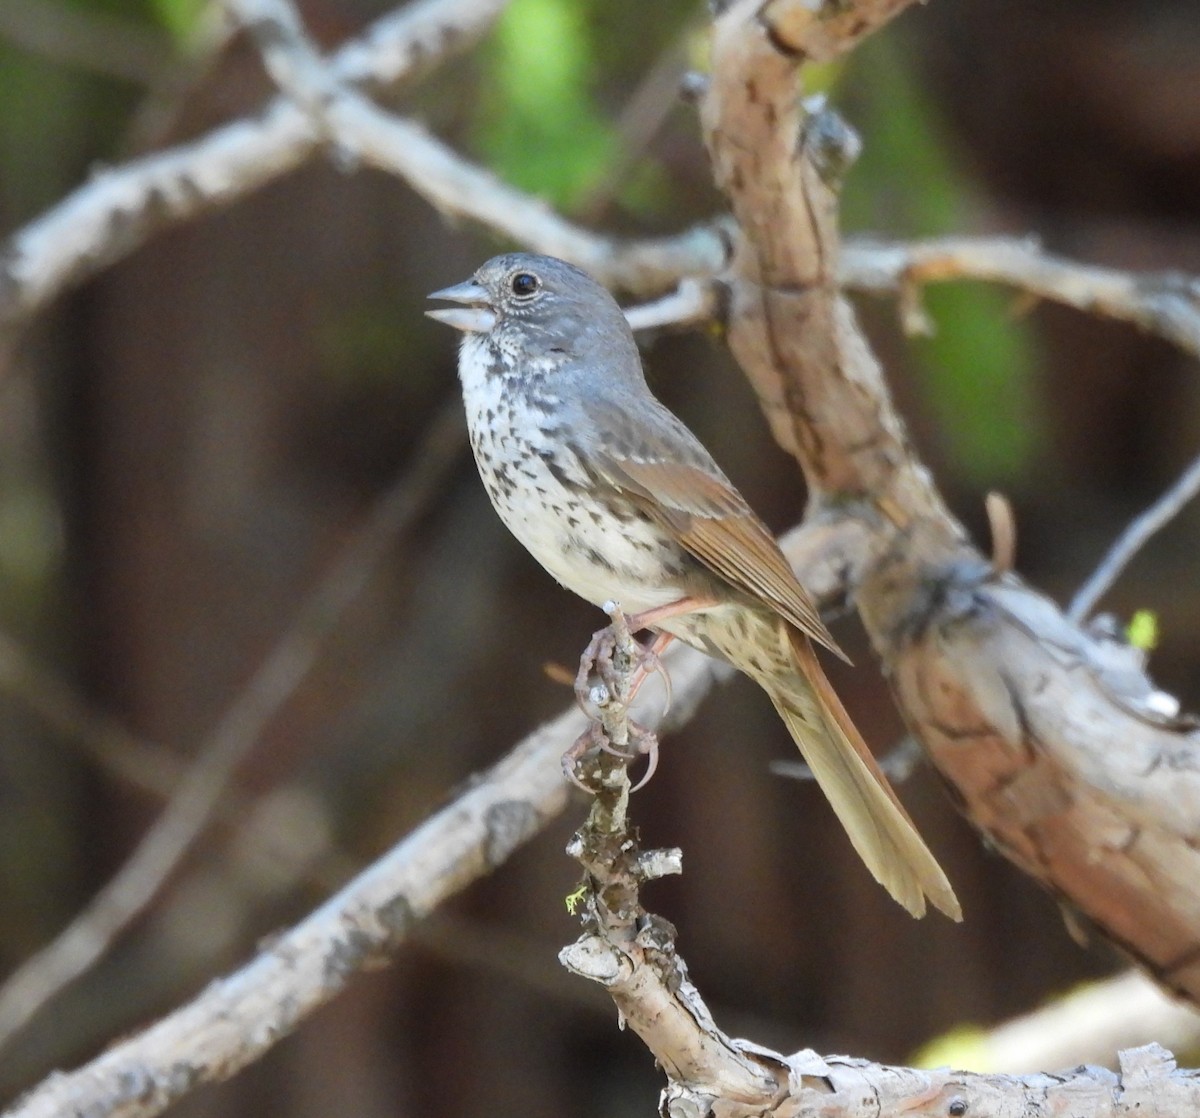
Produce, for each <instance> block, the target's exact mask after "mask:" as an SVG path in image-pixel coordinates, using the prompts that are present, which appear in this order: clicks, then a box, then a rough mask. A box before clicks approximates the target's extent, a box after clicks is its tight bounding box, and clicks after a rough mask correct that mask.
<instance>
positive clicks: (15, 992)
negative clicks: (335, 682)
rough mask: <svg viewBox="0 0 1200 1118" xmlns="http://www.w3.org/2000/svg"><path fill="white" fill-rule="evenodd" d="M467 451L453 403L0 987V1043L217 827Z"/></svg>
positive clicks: (89, 960)
mask: <svg viewBox="0 0 1200 1118" xmlns="http://www.w3.org/2000/svg"><path fill="white" fill-rule="evenodd" d="M462 446H463V431H462V420H461V416H460V414H459V409H458V406H457V401H456V402H455V404H454V406H452V407H447V408H445V409H444V410H443V411H442V413H441V414H440V415H439V416H438V417H437V418H436V419H435V420H434V422H433V424H432V425H431V426H430V429H429V431H428V433H427V434H426V436H425V439H424V441H423V443H422V446H421V447H420V449H419V451H418V454H417V457H416V459H415V465H414V467H413V468H412V470H410V471H409V472H408V473H407V474H406V475H405V476H404V477H403V478H402V479H401V481H400V482H399V484H397V485H396V486H394V487H393V488H392V489H391V490H390V491H389V492H388V493H387V494H386V495H385V496H384V497H383V499H382V500H381V501H380V502H379V504H378V505H377V506H376V508H375V510H374V512H373V513H372V515H371V517H370V519H369V520H368V521H367V523H366V524H365V525H364V526H363V527H362V528H360V529H359V531H358V532H357V533H356V534H355V536H354V537H353V538H352V539H351V541H350V543H349V544H348V545H347V547H346V549H345V550H344V552H343V554H342V556H341V558H340V559H339V560H338V561H337V562H336V563H335V564H334V566H333V568H332V570H331V571H330V573H329V574H328V575H327V576H326V577H325V579H324V580H323V581H322V582H321V584H320V585H319V586H318V587H317V589H316V591H315V592H314V593H313V594H312V596H311V597H310V598H308V599H307V600H306V601H305V603H304V604H303V606H302V607H301V609H300V611H299V613H298V614H297V615H296V617H295V619H294V620H293V621H292V623H291V625H290V626H289V627H288V628H287V630H286V631H285V632H284V634H283V635H282V636H281V637H280V639H279V641H278V643H277V644H276V645H275V648H274V649H273V651H272V652H271V654H270V655H269V656H268V657H267V659H266V660H265V661H264V663H263V664H262V666H261V667H260V668H259V670H258V671H257V672H256V673H255V674H254V676H253V678H252V679H251V680H250V682H249V684H248V685H247V686H246V688H245V690H244V691H243V692H242V693H241V695H240V696H239V697H238V698H237V699H236V700H235V702H234V703H233V705H232V706H231V707H230V708H229V709H228V711H226V713H225V715H224V717H223V718H222V719H221V720H220V722H219V723H218V724H217V726H216V728H215V729H214V730H213V732H212V734H211V735H210V736H209V738H208V740H207V741H206V742H205V743H204V744H203V745H202V746H201V748H200V751H199V753H198V755H197V757H196V759H195V761H194V762H193V763H192V764H191V766H190V767H189V769H188V772H187V775H186V776H185V777H184V779H183V781H182V782H181V783H180V785H179V788H178V790H177V792H176V793H175V795H174V796H173V798H172V799H171V801H170V802H169V803H168V804H167V806H166V808H165V809H164V810H163V812H162V814H161V815H160V816H159V817H158V819H157V820H156V822H155V823H154V825H153V826H152V827H151V828H150V830H149V831H148V832H147V833H146V835H145V836H144V837H143V838H142V840H141V842H140V843H139V844H138V846H137V849H136V850H135V851H134V852H133V854H132V855H131V856H130V858H129V859H128V860H127V861H126V862H125V864H124V865H123V866H122V867H121V869H120V870H118V872H117V874H116V875H115V876H114V877H113V878H112V879H111V880H110V881H109V882H108V883H107V884H106V885H105V886H104V887H103V888H102V889H101V890H100V892H99V893H98V894H97V895H96V896H95V898H94V899H93V900H92V901H91V903H90V904H88V906H87V907H86V908H85V909H84V910H83V911H82V912H81V913H80V914H79V915H78V916H77V917H76V918H75V919H74V920H73V921H72V922H71V924H70V925H69V926H68V927H67V928H66V929H65V930H64V931H63V932H62V933H61V934H60V935H59V936H58V937H57V938H56V939H55V940H54V941H53V942H52V943H50V944H49V945H48V946H47V947H45V948H43V949H42V950H41V951H39V952H38V953H37V954H36V955H34V956H32V957H31V958H30V959H28V960H27V961H26V962H25V963H24V964H22V966H21V967H19V968H18V969H17V971H16V972H15V973H14V974H12V975H11V976H10V977H9V978H8V979H7V980H6V981H5V983H4V985H3V986H0V1045H2V1044H4V1043H5V1042H7V1041H8V1040H9V1039H10V1038H11V1037H12V1036H13V1034H14V1033H16V1032H17V1031H18V1030H19V1029H21V1028H22V1027H23V1026H24V1025H25V1024H26V1023H27V1022H28V1021H29V1020H30V1018H31V1017H32V1016H33V1015H34V1014H35V1013H36V1012H37V1011H38V1010H39V1009H40V1008H41V1007H42V1006H44V1005H45V1004H46V1002H47V1001H48V1000H49V999H50V998H52V997H54V996H55V994H57V993H58V992H59V991H60V990H62V989H63V988H64V987H65V986H66V985H67V984H68V983H70V982H71V981H73V980H74V979H75V978H77V977H78V976H79V975H80V974H82V973H83V972H84V971H86V970H87V969H88V968H89V967H90V966H92V965H93V964H94V963H95V962H96V960H97V959H99V958H100V957H101V956H102V955H103V954H104V952H105V951H106V950H107V949H108V947H109V945H110V944H111V943H112V942H113V940H114V939H115V938H116V936H117V935H119V934H120V932H121V931H122V930H123V929H124V928H126V927H127V926H128V925H129V923H130V922H131V921H132V920H133V919H134V917H136V916H137V915H138V913H140V912H141V911H142V910H143V909H144V908H145V907H146V906H147V905H148V904H149V903H150V901H151V900H152V899H153V898H154V896H155V895H156V894H157V893H158V891H159V890H160V889H161V888H162V885H163V883H164V882H165V881H166V879H167V878H168V876H169V875H170V874H171V873H172V872H173V871H174V870H175V868H176V867H177V866H178V865H179V862H180V860H181V859H182V858H183V856H184V854H185V853H186V852H187V850H188V849H189V848H190V847H191V845H192V844H193V843H194V842H195V840H196V838H197V837H198V836H199V835H200V834H201V832H202V831H203V830H204V828H205V827H206V826H207V825H208V824H209V822H210V821H211V819H212V817H213V814H214V811H215V809H216V806H217V804H218V803H219V801H220V797H221V794H222V792H223V791H224V790H225V788H226V785H227V784H228V782H229V779H230V777H231V775H232V773H233V770H234V768H235V767H236V766H237V765H238V764H239V763H240V762H241V761H242V760H243V758H244V757H245V756H246V754H247V752H248V751H249V750H250V748H251V747H252V746H253V745H254V744H255V743H256V742H257V741H258V740H259V739H260V737H261V735H262V732H263V730H264V729H265V728H266V726H267V724H268V723H269V722H270V721H271V719H272V718H274V717H275V715H276V714H278V712H279V711H280V709H281V708H282V707H283V705H284V704H285V703H286V702H287V701H288V699H289V698H291V696H292V695H293V694H294V693H295V691H296V688H297V687H298V686H299V685H300V683H301V682H302V681H303V679H304V678H305V676H306V675H307V674H308V672H309V671H310V670H311V668H312V667H313V665H314V664H315V662H316V660H317V656H318V653H319V651H320V648H321V645H322V643H323V641H324V640H325V639H326V638H327V637H328V636H329V634H330V633H331V632H332V631H333V630H334V628H335V627H336V625H337V623H338V621H339V620H340V618H341V617H342V615H343V614H344V612H345V611H346V609H347V608H348V607H349V605H350V604H351V603H352V602H353V601H354V600H355V598H357V597H358V595H359V594H360V593H361V591H362V589H363V587H364V586H365V585H366V583H367V581H368V580H369V579H370V577H371V575H372V574H373V573H374V571H375V569H376V568H377V567H378V565H379V563H380V561H381V560H382V559H383V558H384V557H385V555H386V554H387V552H388V550H389V549H390V548H391V547H392V546H393V545H394V543H395V539H396V537H397V536H398V535H399V534H400V533H401V532H402V531H403V530H404V529H405V528H406V527H407V526H409V525H410V524H411V523H412V522H413V521H414V519H415V518H416V517H417V515H418V514H419V513H420V512H421V511H422V510H423V509H424V508H425V507H426V506H427V504H428V503H429V501H430V499H431V498H432V497H433V496H434V495H435V494H436V493H437V491H438V489H439V487H440V484H441V481H442V480H443V479H444V478H445V476H446V475H447V473H448V472H449V470H450V469H451V467H452V466H453V465H454V463H455V462H456V461H457V459H458V456H459V453H460V451H461V448H462Z"/></svg>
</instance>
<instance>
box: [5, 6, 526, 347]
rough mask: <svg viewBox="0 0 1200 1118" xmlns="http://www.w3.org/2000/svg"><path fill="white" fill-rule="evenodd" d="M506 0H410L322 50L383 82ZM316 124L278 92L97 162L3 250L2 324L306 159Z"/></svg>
mask: <svg viewBox="0 0 1200 1118" xmlns="http://www.w3.org/2000/svg"><path fill="white" fill-rule="evenodd" d="M506 2H507V0H418V2H417V3H413V4H410V5H408V6H407V7H405V8H404V9H402V10H401V11H399V12H395V13H392V14H390V15H388V16H385V17H383V18H382V19H380V20H378V21H377V22H376V23H375V24H374V25H372V27H371V28H370V29H368V31H367V32H365V33H364V34H363V36H362V37H361V38H360V39H358V40H356V41H354V42H352V43H348V44H346V45H345V46H343V47H342V48H341V49H340V50H338V51H337V52H336V53H334V54H333V56H332V57H331V58H330V60H329V66H330V71H331V73H332V74H333V76H334V78H335V79H336V80H337V81H341V82H345V83H366V82H377V83H392V82H395V81H398V80H399V79H400V78H402V77H404V76H406V75H408V74H410V73H412V72H414V71H415V70H416V69H417V68H418V67H425V66H428V65H430V64H431V63H432V62H434V61H440V60H441V59H443V58H445V57H447V56H448V55H449V54H450V53H452V52H454V51H457V50H461V49H465V48H466V47H467V46H469V45H470V44H471V42H473V41H474V39H475V38H477V37H478V36H479V35H481V34H483V32H484V31H485V30H486V29H487V28H488V27H489V26H490V24H491V23H492V21H493V20H494V19H495V18H496V16H497V15H498V14H499V13H500V12H501V11H502V10H503V8H504V7H505V4H506ZM320 139H321V137H320V134H319V133H318V132H317V130H315V129H314V128H313V126H312V121H311V119H310V118H308V117H307V116H306V115H305V113H304V112H303V111H302V110H300V109H298V108H297V107H296V106H295V105H294V104H292V103H291V102H290V101H287V100H284V99H279V100H277V101H276V102H275V103H274V104H272V105H271V106H270V107H269V108H268V109H267V110H266V111H265V112H264V113H263V114H262V115H261V116H259V117H258V118H256V119H253V120H240V121H235V122H234V123H232V124H229V125H226V126H225V127H223V128H218V129H216V130H215V131H213V132H211V133H209V134H208V135H207V136H205V137H203V138H202V139H200V140H198V141H196V142H195V143H192V144H185V145H182V146H180V147H176V148H173V149H171V150H169V151H165V152H161V153H157V154H154V155H149V156H146V157H144V158H142V159H136V160H132V161H130V162H128V163H125V164H123V165H122V166H120V167H117V168H110V169H107V170H103V171H100V172H98V173H97V174H96V175H95V176H94V177H93V178H92V179H91V181H90V182H88V183H87V184H85V185H84V186H81V187H79V188H78V189H76V190H75V191H74V192H73V193H72V194H70V195H69V196H68V197H67V198H65V199H64V200H63V201H62V202H60V203H59V204H58V205H56V206H55V207H54V208H53V209H51V210H49V211H48V212H47V213H45V214H43V215H42V216H41V217H40V218H38V219H37V220H36V221H34V222H32V223H30V224H29V225H27V226H25V227H24V228H23V229H21V230H18V231H17V232H16V233H15V234H13V236H12V237H11V238H10V239H9V240H8V242H7V243H6V244H5V245H4V246H3V249H0V326H5V325H12V324H14V323H15V322H17V321H18V320H20V319H21V318H23V317H25V316H27V315H30V314H32V313H34V312H35V311H37V310H39V309H40V308H42V307H43V306H45V305H46V304H47V303H48V302H49V301H50V300H51V299H53V298H54V297H55V296H56V295H58V294H59V293H60V292H61V291H62V290H63V289H64V288H66V287H68V286H70V285H71V284H74V283H77V282H79V281H81V280H82V279H84V278H86V277H87V276H90V275H94V274H95V273H96V272H98V271H99V270H101V269H102V268H104V267H106V266H107V265H109V264H112V263H113V262H114V261H116V260H119V259H121V258H122V257H123V256H125V255H127V254H128V253H129V252H131V251H132V250H133V249H135V248H136V247H137V246H138V245H140V244H142V243H143V242H144V241H145V240H146V239H147V238H148V237H149V236H151V235H152V234H153V233H155V232H157V231H158V230H159V229H160V228H162V227H164V226H165V225H168V224H170V223H173V222H177V221H182V220H185V219H187V218H191V217H195V216H198V215H199V214H201V213H204V212H205V211H206V210H209V209H212V208H214V207H216V206H220V205H223V204H228V203H229V202H232V201H234V200H235V199H237V198H240V197H242V196H244V195H246V194H249V193H250V192H251V191H254V190H256V189H258V188H259V187H261V186H263V185H265V184H266V183H268V182H271V181H273V180H274V179H276V178H278V177H279V176H281V175H283V174H286V173H287V172H288V171H291V170H293V169H294V168H296V167H298V166H299V165H300V164H301V163H303V162H304V161H305V160H306V159H308V158H309V157H310V156H311V155H312V153H313V152H314V151H315V150H316V148H317V146H318V144H319V142H320Z"/></svg>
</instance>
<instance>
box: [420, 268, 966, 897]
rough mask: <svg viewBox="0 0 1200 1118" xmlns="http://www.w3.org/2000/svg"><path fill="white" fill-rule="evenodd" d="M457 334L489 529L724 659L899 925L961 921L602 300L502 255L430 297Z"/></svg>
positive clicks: (747, 534) (747, 529)
mask: <svg viewBox="0 0 1200 1118" xmlns="http://www.w3.org/2000/svg"><path fill="white" fill-rule="evenodd" d="M429 298H430V299H436V300H439V301H441V302H448V303H452V304H454V305H453V306H450V307H440V308H437V309H431V310H427V311H426V314H428V315H429V316H430V317H431V318H433V319H435V320H437V321H439V322H441V323H444V324H445V325H448V326H451V327H453V328H455V329H456V330H459V331H461V332H462V339H461V342H460V345H459V355H458V374H459V380H460V381H461V386H462V394H463V403H464V407H465V410H466V417H467V427H468V432H469V438H470V443H471V449H472V451H473V453H474V456H475V461H476V464H477V466H478V468H479V474H480V477H481V479H482V481H483V484H484V487H485V488H486V490H487V493H488V496H489V497H490V499H491V503H492V505H493V506H494V508H495V510H496V512H497V513H498V514H499V516H500V519H501V520H502V521H503V522H504V524H505V525H506V526H507V527H508V529H509V530H510V531H511V532H512V534H513V535H514V536H516V538H517V539H518V540H519V541H520V542H521V543H522V544H523V545H524V546H525V548H526V549H527V550H528V551H529V552H530V553H531V554H532V555H533V557H534V558H535V559H536V560H537V561H538V562H539V563H540V564H541V565H542V566H543V567H544V568H545V569H546V570H547V571H548V572H549V573H550V575H552V576H553V577H554V578H555V579H556V580H557V581H558V582H559V583H561V584H562V585H563V586H564V587H566V588H567V589H568V590H571V591H573V592H574V593H575V594H577V595H579V596H580V597H582V598H584V599H586V600H587V601H589V602H591V603H592V604H593V605H596V606H603V605H604V604H605V603H614V602H616V603H619V604H620V606H621V608H622V609H623V610H625V611H627V612H628V613H629V614H630V615H631V619H630V624H631V626H636V627H637V628H638V629H647V628H648V629H651V630H652V631H654V632H657V633H659V634H662V635H663V636H664V639H669V638H670V637H676V638H678V639H679V640H681V641H683V642H684V643H686V644H688V645H691V646H692V647H694V648H697V649H699V650H701V651H702V652H705V653H707V654H708V655H710V656H714V657H716V658H717V659H720V660H724V661H727V662H728V663H730V664H732V665H733V666H734V667H735V668H736V669H738V670H739V671H741V672H743V673H745V674H746V675H748V676H750V678H751V679H753V680H754V681H755V682H756V683H757V684H758V685H759V686H760V687H761V688H762V689H763V690H764V691H765V692H766V693H767V695H768V697H769V698H770V700H771V702H772V703H773V704H774V707H775V709H776V711H777V712H778V713H779V715H780V717H781V718H782V719H783V722H784V723H785V725H786V726H787V729H788V731H789V733H790V734H791V736H792V738H793V739H794V741H795V742H796V744H797V746H798V747H799V749H800V752H801V754H802V755H803V757H804V759H805V761H806V762H807V763H808V765H809V767H810V769H811V770H812V772H813V774H814V776H815V777H816V780H817V783H818V784H819V785H820V787H821V789H822V791H823V792H824V794H825V796H826V798H827V799H828V800H829V802H830V804H831V805H832V807H833V810H834V812H835V814H836V815H837V817H838V819H839V820H840V821H841V823H842V826H843V827H844V828H845V830H846V832H847V834H848V836H849V838H850V841H851V843H852V845H853V846H854V849H855V850H856V851H857V852H858V854H859V856H860V857H861V858H862V860H863V862H864V863H865V865H866V867H867V869H868V870H869V871H870V872H871V874H872V875H873V876H874V877H875V879H876V880H877V881H878V882H879V883H880V884H881V885H882V886H883V887H884V888H885V889H886V890H887V891H888V893H890V894H891V896H892V897H893V898H895V900H896V901H898V902H899V903H900V904H901V905H902V906H903V907H904V908H905V909H907V910H908V911H909V912H910V913H912V914H913V915H914V916H923V915H924V914H925V911H926V899H928V901H929V902H930V903H932V904H933V905H934V907H936V908H937V909H939V910H940V911H941V912H943V913H945V914H946V915H947V916H949V917H951V918H952V919H954V920H961V918H962V912H961V908H960V906H959V903H958V899H957V898H956V896H955V894H954V890H953V888H952V887H951V885H950V882H949V881H948V880H947V878H946V875H945V873H944V872H943V871H942V868H941V866H940V865H939V864H938V862H937V860H936V859H935V858H934V856H933V854H932V853H931V852H930V850H929V848H928V847H927V846H926V845H925V843H924V841H923V840H922V838H921V836H920V835H919V834H918V832H917V829H916V827H915V826H914V824H913V822H912V820H911V819H910V818H909V816H908V814H907V812H906V811H905V810H904V808H903V806H902V805H901V803H900V801H899V799H898V798H897V796H896V794H895V792H894V791H893V789H892V788H891V786H890V784H889V783H888V781H887V778H886V777H885V776H884V774H883V772H882V771H881V770H880V768H879V765H878V764H877V762H876V761H875V759H874V757H873V755H872V754H871V751H870V749H869V748H868V747H867V745H866V743H865V742H864V741H863V739H862V736H861V735H860V734H859V732H858V730H857V728H856V727H855V726H854V723H853V722H852V721H851V719H850V717H849V715H848V713H847V712H846V710H845V708H844V707H843V706H842V704H841V701H840V700H839V699H838V696H837V694H836V692H835V691H834V689H833V686H832V684H831V683H830V682H829V680H828V678H827V677H826V675H825V673H824V670H823V669H822V667H821V664H820V661H819V660H818V659H817V654H816V652H815V650H814V648H813V644H814V642H815V643H816V644H819V645H822V646H824V647H825V648H826V649H828V650H830V651H831V652H832V653H834V654H835V655H838V656H842V657H843V658H845V657H844V654H843V653H842V651H841V649H840V648H839V647H838V645H837V643H836V642H835V640H834V638H833V637H832V636H831V635H830V633H829V631H828V629H827V628H826V627H825V625H824V623H823V622H822V620H821V617H820V615H819V613H818V612H817V609H816V608H815V606H814V604H813V601H812V599H811V598H810V596H809V594H808V593H807V591H805V589H804V587H803V586H802V585H801V584H800V582H799V580H798V579H797V578H796V575H795V573H794V572H793V571H792V569H791V567H790V566H789V565H788V562H787V560H786V559H785V558H784V556H783V553H782V552H781V551H780V549H779V546H778V544H777V543H776V541H775V537H774V536H773V535H772V533H771V531H770V530H769V529H768V528H767V527H766V525H765V524H764V523H763V522H762V521H761V520H760V519H759V518H758V517H757V516H756V515H755V513H754V512H753V511H752V509H751V508H750V506H749V504H748V503H747V502H746V500H745V499H744V498H743V497H742V495H741V494H740V493H739V492H738V490H737V489H736V488H735V487H734V485H733V483H732V482H730V480H729V479H728V478H727V477H726V476H725V474H724V473H723V472H722V471H721V469H720V468H719V467H718V466H717V464H716V462H715V461H714V460H713V458H712V456H711V455H710V454H709V452H708V451H707V450H706V449H705V448H704V446H703V445H702V444H701V443H700V441H699V439H697V438H696V436H695V435H694V434H693V433H692V432H691V431H690V430H689V429H688V427H687V426H685V424H684V423H683V422H682V421H681V420H680V419H679V418H677V417H676V416H675V415H674V414H673V413H672V412H671V411H670V410H668V409H667V408H666V407H665V406H664V405H663V404H661V403H660V402H659V401H658V400H657V399H656V398H655V397H654V395H653V394H652V393H651V391H650V388H649V386H648V385H647V383H646V378H645V373H644V370H643V367H642V360H641V355H640V353H639V351H638V347H637V343H636V341H635V339H634V336H633V331H632V330H631V328H630V326H629V324H628V322H627V321H626V319H625V315H624V313H623V312H622V310H621V307H620V305H619V304H618V303H617V301H616V299H615V298H614V297H613V296H612V295H611V294H610V292H609V291H608V290H607V289H606V288H605V287H604V286H603V285H602V284H600V283H598V282H597V281H595V280H594V279H592V278H591V277H590V276H589V275H588V274H587V273H586V272H584V271H582V270H581V269H579V268H576V267H575V266H574V265H572V264H569V263H567V262H566V261H564V260H559V259H557V258H555V257H551V256H543V255H540V254H535V253H527V252H513V253H506V254H503V255H500V256H496V257H493V258H492V259H491V260H488V261H487V262H486V263H484V264H483V265H482V266H481V267H480V268H479V269H478V270H477V271H476V272H475V274H474V275H473V276H472V277H471V278H470V279H469V280H467V281H465V282H463V283H458V284H455V285H454V286H451V287H446V288H443V289H442V290H440V291H435V292H433V293H432V294H431V295H430V296H429Z"/></svg>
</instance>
